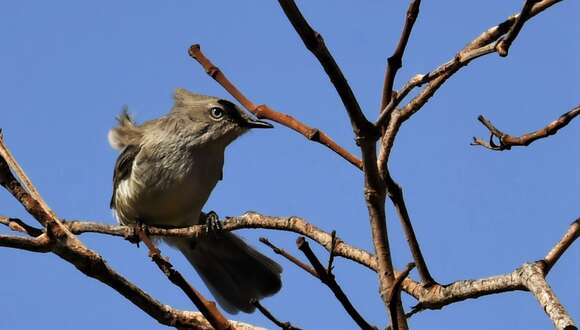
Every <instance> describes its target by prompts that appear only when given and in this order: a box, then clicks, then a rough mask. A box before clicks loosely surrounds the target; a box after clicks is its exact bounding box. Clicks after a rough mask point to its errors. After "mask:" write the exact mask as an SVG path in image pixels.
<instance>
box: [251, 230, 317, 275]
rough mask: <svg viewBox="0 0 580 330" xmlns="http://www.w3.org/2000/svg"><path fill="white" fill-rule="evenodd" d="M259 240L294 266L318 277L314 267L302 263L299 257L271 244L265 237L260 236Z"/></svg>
mask: <svg viewBox="0 0 580 330" xmlns="http://www.w3.org/2000/svg"><path fill="white" fill-rule="evenodd" d="M260 242H262V243H263V244H264V245H266V246H268V247H269V248H271V249H272V251H274V253H276V254H279V255H281V256H283V257H284V258H286V259H288V261H290V262H292V263H293V264H295V265H296V266H298V267H300V268H302V269H304V270H305V271H307V272H308V273H310V275H312V276H314V277H318V274H317V273H316V271H315V270H314V268H312V267H311V266H308V265H307V264H305V263H303V262H302V261H300V259H298V258H296V257H295V256H293V255H291V254H290V253H288V251H286V250H284V249H281V248H279V247H277V246H276V245H274V244H272V243H271V242H270V241H269V240H268V239H267V238H265V237H260Z"/></svg>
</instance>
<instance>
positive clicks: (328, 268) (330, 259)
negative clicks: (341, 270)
mask: <svg viewBox="0 0 580 330" xmlns="http://www.w3.org/2000/svg"><path fill="white" fill-rule="evenodd" d="M330 236H332V240H331V242H330V251H329V254H330V256H329V257H328V266H326V272H327V273H329V274H330V273H332V269H333V268H334V266H333V263H334V255H335V254H334V248H335V247H336V230H333V231H332V232H331V233H330Z"/></svg>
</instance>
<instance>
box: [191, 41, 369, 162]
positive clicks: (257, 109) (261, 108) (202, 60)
mask: <svg viewBox="0 0 580 330" xmlns="http://www.w3.org/2000/svg"><path fill="white" fill-rule="evenodd" d="M189 55H190V56H191V57H193V58H194V59H195V60H196V61H197V62H199V64H201V66H202V67H203V68H204V69H205V71H206V72H207V74H208V75H209V76H211V77H212V78H213V79H215V80H216V81H217V82H218V83H219V84H220V85H221V86H222V87H223V88H224V89H225V90H226V91H227V92H228V93H230V95H232V96H233V97H234V98H235V99H236V100H238V102H240V104H241V105H242V106H244V108H246V109H248V110H249V111H251V112H252V113H254V114H255V115H256V116H258V118H265V119H270V120H273V121H275V122H277V123H279V124H282V125H284V126H286V127H288V128H290V129H292V130H294V131H296V132H298V133H300V134H302V135H303V136H305V137H306V138H307V139H308V140H311V141H315V142H318V143H320V144H322V145H324V146H326V147H327V148H329V149H330V150H332V151H334V152H336V153H337V154H338V155H340V156H341V157H342V158H344V159H346V160H347V161H348V162H349V163H351V164H353V165H354V166H356V167H358V168H362V165H361V161H360V160H359V159H358V158H357V157H356V156H355V155H353V154H351V153H350V152H348V151H347V150H346V149H345V148H343V147H342V146H340V145H339V144H337V143H336V142H334V140H333V139H331V138H330V137H329V136H328V135H326V133H324V132H323V131H321V130H319V129H318V128H312V127H310V126H308V125H306V124H304V123H302V122H300V121H299V120H297V119H295V118H294V117H292V116H290V115H287V114H285V113H282V112H277V111H275V110H273V109H272V108H270V107H269V106H267V105H265V104H261V105H256V104H254V103H253V102H252V101H250V100H249V99H248V98H247V97H246V96H245V95H244V94H242V92H241V91H240V90H239V89H238V88H237V87H236V86H235V85H234V84H233V83H232V82H231V81H230V80H229V79H228V78H227V77H226V76H225V74H224V73H223V72H222V71H221V70H220V69H219V68H218V67H217V66H215V65H214V64H213V63H212V62H211V61H210V60H209V59H208V58H207V57H205V55H204V54H203V53H202V51H201V48H200V46H199V45H192V46H191V47H190V48H189Z"/></svg>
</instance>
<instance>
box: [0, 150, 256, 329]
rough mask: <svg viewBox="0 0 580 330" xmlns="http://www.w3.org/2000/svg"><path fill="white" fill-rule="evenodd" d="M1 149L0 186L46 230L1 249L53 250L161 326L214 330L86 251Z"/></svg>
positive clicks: (2, 239) (1, 242)
mask: <svg viewBox="0 0 580 330" xmlns="http://www.w3.org/2000/svg"><path fill="white" fill-rule="evenodd" d="M0 150H2V151H3V152H2V153H1V154H0V184H1V185H2V186H3V187H4V188H6V190H8V191H9V192H10V193H11V194H12V195H13V196H14V198H16V199H17V200H18V201H19V202H20V203H21V204H22V205H23V206H24V208H25V209H26V210H27V211H28V213H30V214H31V215H32V216H34V217H35V218H36V219H37V220H38V221H39V222H40V223H42V224H43V225H44V226H45V227H46V233H45V234H42V235H40V236H38V237H37V238H34V239H32V238H23V237H13V236H0V246H6V247H12V248H20V249H23V250H28V251H34V252H49V251H52V252H53V253H54V254H56V255H58V256H59V257H60V258H62V259H64V260H66V261H67V262H69V263H71V264H73V265H74V266H75V267H76V268H77V269H78V270H79V271H81V272H82V273H83V274H85V275H87V276H89V277H92V278H95V279H97V280H99V281H101V282H102V283H104V284H106V285H108V286H109V287H111V288H113V289H114V290H116V291H117V292H119V293H120V294H121V295H123V296H124V297H125V298H126V299H127V300H129V301H131V302H132V303H133V304H135V305H136V306H137V307H139V308H140V309H141V310H143V311H144V312H146V313H147V314H148V315H150V316H151V317H153V318H154V319H156V320H157V321H159V322H160V323H162V324H165V325H169V326H174V327H178V328H183V329H213V327H212V326H211V325H210V324H209V323H208V322H207V320H206V319H205V318H204V317H203V316H202V315H201V314H196V313H190V312H183V311H179V310H176V309H173V308H171V307H169V306H167V305H163V304H161V303H160V302H158V301H157V300H155V299H154V298H153V297H151V296H150V295H149V294H147V293H146V292H144V291H143V290H141V289H140V288H138V287H137V286H135V285H134V284H133V283H131V282H129V281H128V280H127V279H125V278H124V277H123V276H121V275H120V274H119V273H117V272H116V271H115V270H113V269H112V268H110V267H109V266H108V265H107V263H106V261H105V260H104V259H103V258H102V257H101V256H100V255H98V254H97V253H96V252H94V251H92V250H90V249H88V248H87V247H86V246H85V245H84V244H83V243H82V242H81V241H80V240H78V238H77V237H76V236H75V235H73V234H72V233H71V232H70V231H69V229H68V227H67V226H65V225H63V224H62V223H61V222H60V221H59V219H58V218H57V217H56V215H55V214H54V213H53V212H51V211H50V208H49V207H48V206H46V207H43V206H42V205H41V204H40V202H39V201H38V200H36V199H35V197H34V196H32V195H31V194H30V193H28V192H27V191H26V190H25V189H24V187H22V185H21V184H20V182H19V181H18V180H17V179H16V178H15V177H14V176H13V174H12V172H11V171H10V168H9V166H8V163H7V161H6V159H5V158H4V156H5V155H6V154H7V153H6V151H7V150H8V148H7V147H6V146H5V145H4V144H3V143H2V144H0ZM10 164H11V165H12V166H16V168H20V166H18V163H17V162H16V161H15V160H14V159H13V158H12V159H10ZM24 175H25V174H24ZM235 324H236V325H237V324H239V323H235ZM241 329H255V328H254V327H252V326H249V325H244V324H242V326H241V327H238V330H241Z"/></svg>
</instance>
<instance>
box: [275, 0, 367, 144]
mask: <svg viewBox="0 0 580 330" xmlns="http://www.w3.org/2000/svg"><path fill="white" fill-rule="evenodd" d="M278 3H279V4H280V7H282V10H283V11H284V14H286V17H287V18H288V20H289V21H290V23H291V24H292V26H293V27H294V30H296V32H297V33H298V35H299V36H300V38H301V39H302V41H303V42H304V45H305V46H306V48H307V49H308V50H309V51H311V52H312V54H314V56H316V58H317V59H318V61H319V62H320V64H321V65H322V67H323V68H324V71H326V74H327V75H328V77H329V78H330V81H331V82H332V84H333V85H334V88H335V89H336V91H337V92H338V95H339V96H340V99H341V100H342V103H343V104H344V107H345V109H346V112H347V113H348V116H349V118H350V122H351V124H352V128H353V131H354V134H355V136H356V137H362V136H365V135H366V136H372V135H373V134H374V135H376V133H377V132H376V130H375V128H374V125H372V124H371V123H370V122H369V121H368V120H367V119H366V117H365V115H364V114H363V112H362V110H361V108H360V105H359V104H358V101H357V100H356V97H355V96H354V93H353V92H352V89H351V88H350V86H349V84H348V82H347V81H346V78H345V77H344V75H343V74H342V71H341V70H340V67H339V66H338V64H336V61H335V60H334V58H333V57H332V55H331V54H330V51H329V50H328V48H326V45H325V44H324V39H323V38H322V35H320V33H318V32H316V31H315V30H314V29H313V28H312V27H311V26H310V25H309V24H308V22H307V21H306V19H305V18H304V16H303V15H302V13H301V12H300V9H298V7H297V6H296V3H294V1H293V0H278ZM376 136H378V135H376Z"/></svg>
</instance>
